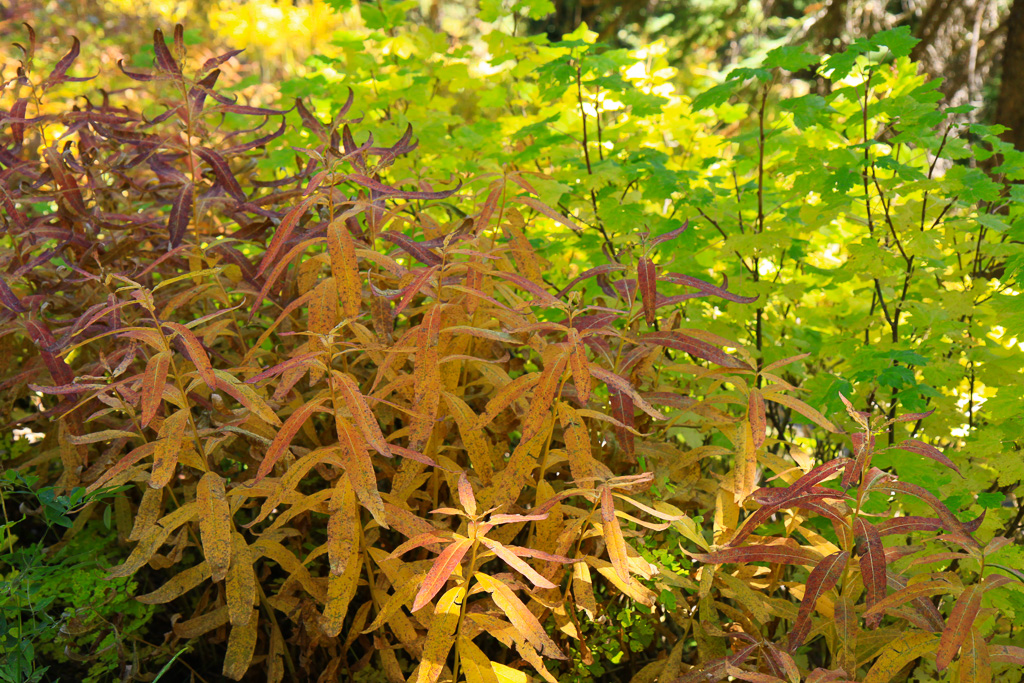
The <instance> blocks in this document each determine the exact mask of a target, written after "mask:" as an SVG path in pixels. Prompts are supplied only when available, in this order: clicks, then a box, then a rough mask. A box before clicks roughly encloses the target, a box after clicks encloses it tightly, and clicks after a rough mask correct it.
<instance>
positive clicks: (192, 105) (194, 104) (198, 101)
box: [188, 69, 220, 117]
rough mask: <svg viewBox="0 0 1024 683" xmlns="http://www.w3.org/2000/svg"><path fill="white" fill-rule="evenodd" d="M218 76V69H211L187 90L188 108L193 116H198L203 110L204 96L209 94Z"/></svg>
mask: <svg viewBox="0 0 1024 683" xmlns="http://www.w3.org/2000/svg"><path fill="white" fill-rule="evenodd" d="M219 77H220V70H219V69H218V70H216V71H212V72H210V73H209V74H207V75H206V76H205V77H204V78H203V80H201V81H199V82H198V83H196V84H195V85H194V86H192V88H191V89H190V90H189V91H188V99H189V109H190V111H191V114H192V116H193V117H196V116H199V113H200V112H202V111H203V106H204V105H205V104H206V96H207V95H209V94H211V90H212V88H213V86H214V85H215V84H216V83H217V79H218V78H219Z"/></svg>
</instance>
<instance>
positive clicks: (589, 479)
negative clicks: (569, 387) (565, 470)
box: [558, 401, 597, 488]
mask: <svg viewBox="0 0 1024 683" xmlns="http://www.w3.org/2000/svg"><path fill="white" fill-rule="evenodd" d="M558 420H559V422H561V424H562V432H563V439H564V440H565V451H566V453H567V454H568V455H569V471H570V472H571V473H572V478H573V480H575V482H576V485H577V486H581V487H584V488H591V487H593V486H594V482H595V481H596V480H597V470H596V467H595V466H596V462H595V461H594V456H593V455H592V453H591V448H590V432H589V431H588V430H587V425H586V423H585V422H584V421H583V418H582V417H580V414H579V413H578V412H576V411H575V410H573V408H572V407H571V406H569V405H568V404H567V403H565V402H563V401H559V402H558Z"/></svg>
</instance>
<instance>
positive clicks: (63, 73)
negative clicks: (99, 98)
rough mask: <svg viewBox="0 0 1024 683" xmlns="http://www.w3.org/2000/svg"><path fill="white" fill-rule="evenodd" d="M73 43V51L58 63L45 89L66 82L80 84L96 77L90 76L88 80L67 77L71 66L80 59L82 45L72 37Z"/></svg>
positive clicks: (44, 83) (47, 80)
mask: <svg viewBox="0 0 1024 683" xmlns="http://www.w3.org/2000/svg"><path fill="white" fill-rule="evenodd" d="M71 41H72V43H71V49H70V50H68V52H67V54H65V55H64V56H63V57H61V58H60V61H59V62H57V65H56V66H55V67H53V71H51V72H50V75H49V76H47V77H46V80H45V81H43V88H44V89H46V88H52V87H53V86H55V85H57V84H59V83H63V82H65V81H75V82H80V81H88V80H90V79H91V78H95V76H90V77H88V78H71V77H69V76H68V75H67V74H68V69H69V68H71V65H72V64H73V63H74V62H75V60H76V59H78V55H79V53H80V52H81V43H79V42H78V38H76V37H74V36H72V37H71Z"/></svg>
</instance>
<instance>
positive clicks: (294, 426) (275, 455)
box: [253, 392, 330, 484]
mask: <svg viewBox="0 0 1024 683" xmlns="http://www.w3.org/2000/svg"><path fill="white" fill-rule="evenodd" d="M329 398H330V394H328V393H327V392H323V393H321V394H320V395H319V396H316V397H315V398H313V399H312V400H311V401H309V402H308V403H304V404H302V406H301V407H299V408H298V409H296V411H295V412H294V413H292V414H291V415H289V416H288V419H287V420H285V423H284V425H282V426H281V429H280V431H278V433H277V436H276V437H275V438H274V440H273V442H271V444H270V448H268V449H267V454H266V455H264V456H263V462H261V463H260V467H259V470H257V471H256V478H255V480H254V481H253V483H254V484H256V483H259V482H260V481H261V480H262V479H263V478H264V477H266V476H267V475H268V474H270V471H271V470H272V469H274V465H275V464H276V463H277V461H278V460H280V459H281V456H282V455H284V453H285V451H287V450H288V446H290V445H291V443H292V439H293V438H295V434H296V433H297V432H298V431H299V429H300V428H301V427H302V425H303V423H305V421H306V420H308V419H309V416H310V415H312V414H313V413H314V412H315V411H316V409H317V408H319V407H320V405H321V404H322V403H324V402H325V401H326V400H327V399H329Z"/></svg>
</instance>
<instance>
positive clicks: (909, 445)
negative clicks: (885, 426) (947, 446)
mask: <svg viewBox="0 0 1024 683" xmlns="http://www.w3.org/2000/svg"><path fill="white" fill-rule="evenodd" d="M895 448H899V449H901V450H904V451H908V452H910V453H917V454H918V455H923V456H924V457H926V458H931V459H932V460H934V461H935V462H938V463H942V464H943V465H945V466H946V467H948V468H949V469H951V470H953V471H954V472H956V473H957V474H959V475H960V478H961V479H962V478H963V476H964V475H963V473H961V472H960V470H959V468H957V466H956V465H954V464H953V461H952V460H950V459H949V458H947V457H946V456H945V455H943V454H942V451H940V450H939V449H938V448H936V447H935V446H932V445H931V444H927V443H925V442H924V441H921V440H919V439H907V440H906V441H904V442H902V443H898V444H896V446H895Z"/></svg>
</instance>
